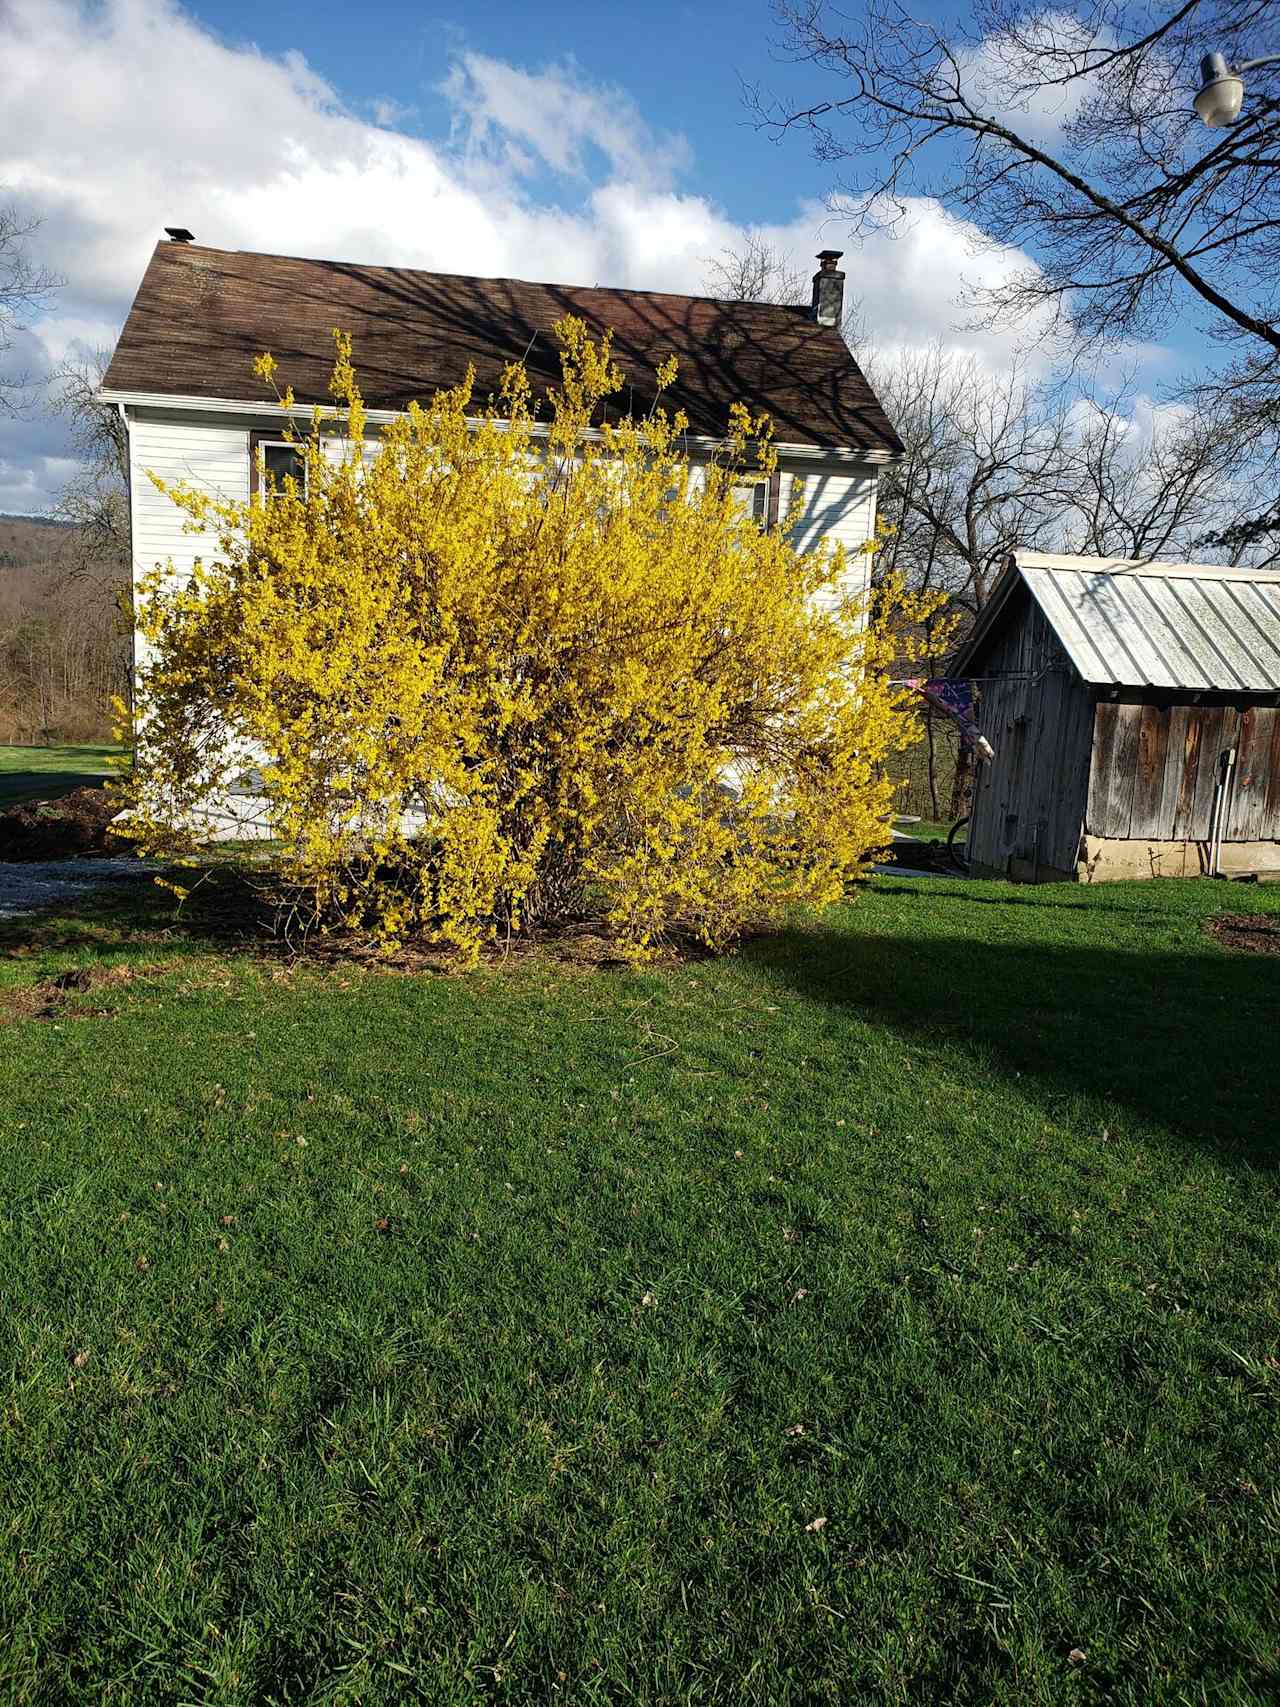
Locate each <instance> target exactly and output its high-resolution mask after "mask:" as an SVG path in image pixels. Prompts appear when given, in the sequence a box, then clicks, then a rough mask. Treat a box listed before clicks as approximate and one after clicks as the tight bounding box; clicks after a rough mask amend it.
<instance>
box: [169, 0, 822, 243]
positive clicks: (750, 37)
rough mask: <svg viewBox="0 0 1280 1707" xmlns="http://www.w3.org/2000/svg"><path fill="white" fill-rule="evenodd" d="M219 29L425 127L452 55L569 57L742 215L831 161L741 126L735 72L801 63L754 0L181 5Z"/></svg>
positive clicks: (785, 211) (443, 104) (238, 0)
mask: <svg viewBox="0 0 1280 1707" xmlns="http://www.w3.org/2000/svg"><path fill="white" fill-rule="evenodd" d="M192 9H193V10H194V11H195V12H196V13H197V15H198V16H199V17H200V18H202V19H203V20H204V21H205V22H206V23H208V24H209V25H210V26H211V27H212V28H214V29H216V30H217V31H219V32H220V33H221V34H222V35H223V36H224V37H225V38H226V39H227V40H229V41H236V42H254V43H256V44H257V45H258V47H260V48H261V49H262V50H263V51H264V52H267V53H273V54H284V53H287V52H289V51H290V50H298V51H301V52H303V53H305V54H306V56H307V59H308V61H309V63H310V64H311V65H313V66H314V67H315V68H316V70H318V71H319V72H320V73H321V74H322V75H323V76H324V77H326V78H327V79H328V80H329V81H331V82H332V83H333V84H334V86H335V87H337V88H340V89H341V90H342V91H343V93H344V94H345V95H346V96H347V97H348V98H349V99H350V100H352V101H354V102H363V103H365V104H366V108H367V110H370V111H371V110H372V109H373V106H374V104H375V103H376V102H378V101H380V100H388V99H389V100H392V101H395V102H397V103H399V104H400V105H401V106H402V107H403V108H405V109H407V110H406V112H405V114H404V116H403V117H402V118H401V119H400V120H399V125H400V128H403V129H404V130H406V131H409V132H411V133H413V134H416V135H420V136H424V137H428V138H433V137H438V136H440V135H442V134H447V133H448V130H449V126H450V124H451V122H452V118H453V114H452V112H451V109H450V105H449V102H448V101H447V100H446V99H445V98H444V96H442V95H441V94H440V92H439V85H440V83H441V82H442V81H443V80H444V79H445V77H446V76H447V74H448V70H449V66H450V62H451V60H452V59H453V58H455V57H456V56H457V55H458V54H460V53H463V52H467V51H471V52H475V53H480V54H485V55H488V56H491V57H493V58H495V59H500V60H504V61H508V62H511V63H514V64H517V65H520V66H523V67H525V68H528V69H538V68H540V67H543V66H545V65H546V64H548V63H564V62H565V61H572V62H573V63H575V64H576V66H577V67H578V69H579V71H580V74H581V75H582V77H583V79H584V80H585V81H587V82H590V83H592V84H597V85H602V86H605V87H608V86H610V85H612V86H614V87H615V88H617V89H618V90H620V91H621V92H623V93H624V94H625V95H626V96H627V97H629V98H630V100H631V101H633V102H634V103H635V104H636V105H637V106H638V108H639V109H640V111H641V112H642V113H643V115H644V117H645V119H646V120H647V121H648V123H649V124H650V125H651V126H652V127H654V128H655V129H656V130H659V131H667V132H671V133H676V134H681V135H683V136H684V137H685V138H686V139H687V140H688V143H689V165H688V169H687V171H686V173H685V174H684V177H685V179H686V181H687V183H688V184H689V185H690V186H692V187H696V188H697V189H698V190H699V191H701V192H702V193H705V194H708V195H710V196H712V197H714V198H716V200H717V201H718V202H719V203H720V205H721V206H722V207H723V208H724V210H725V212H726V213H727V214H728V215H729V217H730V218H731V219H733V220H735V221H738V222H740V223H742V224H751V223H754V222H756V221H760V220H778V221H783V220H785V219H786V218H787V217H788V216H789V215H790V213H791V211H792V210H793V208H794V206H795V204H796V202H797V200H800V199H802V198H803V197H805V196H813V197H819V196H822V195H823V194H824V193H825V192H826V190H827V189H828V188H829V186H830V176H831V174H830V168H829V167H826V166H821V165H819V164H818V163H817V162H816V161H814V160H812V159H811V157H810V156H809V153H808V151H807V150H806V149H805V148H804V147H803V146H802V145H801V144H800V143H799V142H798V141H796V142H791V143H788V144H786V145H785V146H783V147H779V146H778V145H776V144H775V143H773V142H772V141H770V140H769V139H768V138H767V137H766V136H764V135H762V134H760V133H759V132H757V131H756V130H755V129H754V127H753V126H752V124H751V122H750V119H749V116H748V114H747V112H746V110H745V107H744V105H743V101H742V94H741V82H742V80H743V79H745V80H747V81H748V82H756V81H760V82H764V83H767V84H769V85H770V86H773V87H777V88H779V89H783V88H786V87H788V86H790V87H800V86H802V85H801V74H800V73H799V72H798V70H797V68H796V67H794V66H792V65H789V64H787V63H786V62H785V61H784V60H783V59H782V58H780V57H779V56H778V55H777V53H776V52H774V51H772V50H771V46H770V43H771V40H772V39H773V38H776V37H777V34H778V30H777V25H776V23H775V21H774V19H773V18H772V16H771V15H770V12H769V9H768V5H767V4H766V3H763V0H740V3H739V4H737V5H734V4H726V3H725V0H708V3H707V4H705V5H694V6H691V5H684V4H671V3H670V0H651V3H646V4H644V5H626V4H623V5H619V4H608V3H607V0H606V3H603V4H596V5H587V4H582V3H581V0H563V3H562V4H559V5H557V6H556V7H555V8H554V9H549V8H547V7H544V6H533V5H526V4H492V3H486V0H481V3H478V4H474V5H468V6H460V7H458V8H456V9H455V10H448V9H444V10H438V11H437V10H434V9H433V8H432V7H431V5H430V0H428V3H427V5H426V6H425V7H424V6H414V5H408V4H405V3H404V0H374V3H372V4H369V5H367V6H366V7H365V8H364V10H363V12H362V14H361V15H362V19H363V22H362V25H361V26H360V27H359V28H357V29H353V28H352V27H351V19H352V15H353V14H352V10H351V8H350V7H349V6H346V5H342V4H339V3H337V0H281V3H280V4H276V5H272V6H269V7H264V6H262V5H260V4H247V3H243V0H204V3H203V4H198V5H196V6H195V7H193V8H192Z"/></svg>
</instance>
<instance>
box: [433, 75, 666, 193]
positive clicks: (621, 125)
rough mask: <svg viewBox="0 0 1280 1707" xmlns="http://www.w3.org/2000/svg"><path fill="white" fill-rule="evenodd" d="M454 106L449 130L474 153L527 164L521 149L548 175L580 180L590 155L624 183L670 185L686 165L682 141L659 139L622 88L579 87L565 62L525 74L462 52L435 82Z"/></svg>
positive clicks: (579, 78) (583, 84) (582, 84)
mask: <svg viewBox="0 0 1280 1707" xmlns="http://www.w3.org/2000/svg"><path fill="white" fill-rule="evenodd" d="M442 88H443V91H444V93H445V94H446V95H447V96H448V97H449V99H450V101H451V102H452V103H453V106H454V109H455V112H456V113H457V119H456V123H455V131H456V134H458V135H459V136H460V137H461V138H462V139H463V140H464V142H465V144H466V146H467V147H468V148H469V149H471V150H474V151H478V152H480V153H482V154H485V155H489V156H491V157H493V158H496V159H499V160H512V159H513V158H514V159H515V160H516V161H517V163H518V169H519V170H520V171H522V172H524V171H526V170H528V169H529V167H530V165H531V164H532V162H531V159H530V156H529V155H528V154H527V153H523V152H522V153H520V154H519V155H517V156H514V157H513V156H512V154H511V153H510V150H511V148H512V145H513V144H514V145H516V146H517V147H518V146H519V145H521V144H523V145H524V146H525V148H526V149H531V150H532V152H533V155H534V156H535V157H536V158H537V159H538V160H540V161H541V162H542V164H543V165H544V166H547V167H549V168H550V169H551V170H552V171H553V172H558V173H564V174H569V175H572V176H575V177H583V176H585V175H586V172H587V168H588V164H589V157H590V151H591V150H592V149H594V150H596V151H597V152H598V153H599V154H600V155H602V156H603V157H604V159H605V160H606V161H607V162H608V165H609V170H610V174H611V175H612V176H615V177H618V178H622V179H624V180H625V181H627V182H628V183H633V184H647V183H660V184H666V183H669V182H670V181H671V180H672V178H673V177H674V176H675V174H676V173H677V172H678V171H680V170H682V169H683V168H684V167H686V166H687V165H688V164H689V161H690V151H689V145H688V143H687V142H686V141H685V139H684V138H683V137H680V136H670V135H666V136H664V135H659V134H658V133H656V132H654V131H653V130H651V129H650V127H649V126H648V125H647V124H646V123H645V121H644V118H643V117H642V115H641V113H640V111H639V109H638V108H637V106H636V104H635V102H634V101H633V100H632V99H631V97H630V96H629V95H628V94H627V93H626V92H625V90H622V89H618V88H614V87H609V86H604V85H599V84H595V85H593V84H590V83H588V82H586V81H585V80H584V79H583V77H582V75H581V73H580V72H579V71H578V68H577V67H576V66H575V65H573V64H572V62H569V63H566V64H560V65H551V66H548V67H547V68H546V69H545V70H544V71H537V72H534V71H524V70H521V69H520V68H519V67H518V66H515V65H508V64H506V63H505V61H503V60H500V59H492V58H490V57H488V56H487V55H485V54H480V53H464V54H462V55H460V57H459V58H458V60H457V61H456V63H455V64H454V65H453V66H452V68H451V69H450V72H449V75H448V77H447V78H446V79H445V80H444V83H443V85H442Z"/></svg>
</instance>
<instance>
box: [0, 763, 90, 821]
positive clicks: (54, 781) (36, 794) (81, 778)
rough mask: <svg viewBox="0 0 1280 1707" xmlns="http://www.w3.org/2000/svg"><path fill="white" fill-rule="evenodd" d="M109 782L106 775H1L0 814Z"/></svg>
mask: <svg viewBox="0 0 1280 1707" xmlns="http://www.w3.org/2000/svg"><path fill="white" fill-rule="evenodd" d="M108 781H110V778H109V776H108V775H107V773H106V772H105V771H103V772H98V771H83V770H65V771H5V772H3V773H0V812H3V811H4V810H5V808H6V807H8V806H29V805H30V804H31V802H32V801H33V800H60V799H61V798H62V796H63V795H64V794H71V793H72V792H73V791H74V790H75V789H77V788H100V787H101V786H102V785H103V784H104V783H105V782H108Z"/></svg>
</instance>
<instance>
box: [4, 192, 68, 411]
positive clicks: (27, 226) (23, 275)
mask: <svg viewBox="0 0 1280 1707" xmlns="http://www.w3.org/2000/svg"><path fill="white" fill-rule="evenodd" d="M37 223H38V222H37V221H35V220H32V219H26V218H24V217H23V216H22V214H20V213H19V212H18V210H17V209H16V208H13V207H0V357H3V356H4V355H5V354H6V353H7V352H8V351H9V350H10V349H11V348H12V346H13V335H14V333H15V332H16V331H18V329H19V328H20V327H21V326H22V325H23V324H24V323H25V321H26V319H27V316H28V315H30V314H32V313H34V312H35V311H36V310H37V309H39V308H41V307H43V305H44V304H45V303H46V302H47V301H48V299H49V297H50V296H51V294H52V293H53V292H54V291H55V290H57V289H58V287H59V286H60V284H61V283H62V280H61V279H59V278H57V277H56V276H55V275H54V274H53V273H51V272H49V271H48V270H47V269H46V268H44V267H42V266H40V265H39V264H38V263H37V262H36V261H34V260H33V259H32V257H31V247H30V241H29V240H30V237H31V234H32V232H33V231H34V230H35V229H36V225H37ZM31 383H32V376H31V375H30V374H29V373H25V372H19V373H8V372H6V373H4V374H3V375H2V376H0V410H2V411H4V412H5V413H6V414H10V415H12V414H15V413H17V410H18V408H19V405H20V403H21V402H22V400H23V398H24V397H25V395H26V393H27V392H28V390H29V389H30V386H31Z"/></svg>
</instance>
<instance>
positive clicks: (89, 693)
mask: <svg viewBox="0 0 1280 1707" xmlns="http://www.w3.org/2000/svg"><path fill="white" fill-rule="evenodd" d="M78 534H79V530H78V529H77V528H76V527H75V526H74V525H72V524H70V523H67V522H58V521H51V520H49V519H47V518H46V517H42V516H13V515H0V742H5V741H16V742H19V743H20V744H24V745H31V744H32V743H45V742H48V741H50V740H63V741H92V740H97V739H99V738H101V737H102V735H103V734H104V733H105V732H106V731H107V730H109V728H110V727H111V714H110V711H109V709H108V702H109V700H110V699H111V696H112V695H113V694H123V693H127V691H128V672H127V665H128V658H129V648H128V644H127V641H126V638H125V636H124V634H123V632H122V622H121V617H120V613H119V606H118V592H119V588H120V585H121V582H122V576H121V574H120V572H119V570H118V569H114V568H113V567H112V566H111V565H110V564H106V563H102V562H100V561H97V560H95V559H94V558H93V557H92V556H87V555H86V553H85V552H84V550H83V549H82V548H81V540H80V539H79V538H78Z"/></svg>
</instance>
